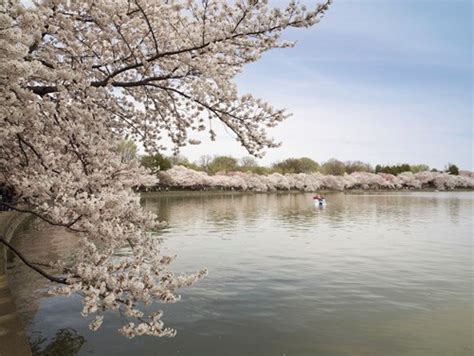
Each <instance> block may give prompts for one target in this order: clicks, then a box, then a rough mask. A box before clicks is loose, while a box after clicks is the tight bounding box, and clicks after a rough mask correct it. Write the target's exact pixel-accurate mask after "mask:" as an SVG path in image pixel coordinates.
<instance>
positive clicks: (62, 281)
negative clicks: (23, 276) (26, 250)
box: [0, 235, 69, 284]
mask: <svg viewBox="0 0 474 356" xmlns="http://www.w3.org/2000/svg"><path fill="white" fill-rule="evenodd" d="M0 243H2V244H3V245H5V246H6V247H7V248H8V249H9V250H10V251H11V252H13V253H14V254H15V255H17V256H18V258H19V259H20V260H21V261H22V262H23V263H24V264H25V265H27V266H28V267H29V268H31V269H32V270H34V271H36V272H38V273H39V274H40V275H42V276H43V277H44V278H46V279H49V280H50V281H51V282H55V283H60V284H69V283H68V282H67V280H66V278H64V277H56V276H53V275H51V274H49V273H48V272H46V271H45V270H43V269H41V268H39V267H37V266H35V265H36V264H35V263H33V262H30V261H28V259H27V258H26V257H25V256H24V255H23V254H22V253H21V252H20V251H18V250H17V249H16V248H15V247H13V245H12V244H11V243H9V242H8V241H7V240H6V239H5V237H4V236H2V235H0Z"/></svg>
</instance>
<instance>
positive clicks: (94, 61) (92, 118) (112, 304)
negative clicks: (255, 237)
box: [0, 0, 330, 337]
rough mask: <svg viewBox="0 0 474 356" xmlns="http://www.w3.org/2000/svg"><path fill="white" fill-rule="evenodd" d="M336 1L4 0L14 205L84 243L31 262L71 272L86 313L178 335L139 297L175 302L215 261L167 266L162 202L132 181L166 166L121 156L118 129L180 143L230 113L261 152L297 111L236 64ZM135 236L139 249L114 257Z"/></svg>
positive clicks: (141, 330)
mask: <svg viewBox="0 0 474 356" xmlns="http://www.w3.org/2000/svg"><path fill="white" fill-rule="evenodd" d="M329 3H330V0H327V1H326V2H324V3H323V4H320V5H315V6H314V7H313V8H312V9H307V8H306V7H305V6H303V5H297V4H296V2H294V1H291V2H290V3H289V4H288V5H287V6H286V7H285V8H272V7H270V6H269V5H268V4H267V1H266V0H264V1H254V0H248V1H247V0H237V1H230V2H225V1H223V0H203V1H192V0H167V1H163V0H156V1H151V0H116V1H106V0H98V1H92V0H88V1H66V0H44V1H42V0H38V1H35V2H34V3H33V4H32V5H31V4H29V3H27V5H25V2H22V1H19V0H10V1H3V2H2V3H1V5H0V58H1V61H0V74H1V75H0V83H1V85H0V93H1V102H0V117H1V127H0V172H1V173H0V182H1V183H3V184H6V185H8V186H9V187H10V188H11V189H13V190H14V192H15V195H16V197H17V201H18V204H17V205H15V206H10V208H13V209H16V210H18V211H19V212H27V213H31V214H33V215H35V216H37V217H38V218H39V219H42V220H44V221H45V222H47V223H49V224H52V225H58V226H62V227H64V228H66V229H69V230H72V231H74V232H76V233H77V236H78V239H80V240H81V248H80V249H78V250H77V251H76V252H75V256H74V260H73V261H74V262H72V263H65V262H64V261H63V262H61V261H60V262H58V263H57V264H56V267H58V268H59V269H60V274H59V275H58V276H53V275H52V274H50V273H48V272H46V271H44V270H40V269H39V268H37V267H34V266H33V265H31V264H30V266H31V267H33V268H35V269H36V270H37V271H38V272H40V273H42V274H43V276H45V277H47V278H49V279H50V280H52V281H54V282H56V283H58V284H60V285H61V286H60V287H58V288H56V289H55V292H56V293H59V294H65V295H69V294H71V293H76V294H79V295H81V296H82V297H83V304H84V307H83V310H82V314H83V315H84V316H85V315H88V314H95V315H96V319H95V320H94V321H93V322H92V323H91V324H90V327H91V329H94V330H95V329H97V328H98V327H100V325H101V323H102V319H103V315H104V312H106V311H108V310H120V311H121V312H122V313H123V315H126V316H127V317H128V318H129V320H128V322H126V323H125V324H124V325H123V326H122V327H121V329H120V332H121V333H123V334H124V335H126V336H128V337H134V336H136V335H143V334H148V335H156V336H173V335H174V334H175V330H173V329H170V328H166V327H165V326H164V325H163V323H162V321H161V312H156V313H152V314H150V315H146V314H145V313H144V312H143V309H142V308H141V307H140V306H141V305H143V304H149V303H152V302H156V301H161V302H166V303H172V302H175V301H177V300H179V294H178V293H177V291H178V290H179V288H181V287H184V286H189V285H191V284H193V283H194V282H195V281H196V280H198V279H199V278H201V277H202V276H204V275H205V274H206V271H205V270H202V271H198V272H196V273H194V274H191V275H175V274H173V273H171V272H170V270H169V268H168V265H169V263H170V262H171V260H172V259H173V257H171V256H165V255H163V254H162V252H161V251H160V245H159V243H158V241H157V239H156V238H155V237H154V235H153V233H152V231H153V229H155V228H157V227H159V223H158V222H157V221H156V216H155V215H154V214H152V213H150V212H147V211H145V210H144V209H143V208H141V207H140V204H139V197H138V195H137V194H135V193H134V192H133V189H132V188H133V187H135V186H139V185H141V186H148V185H153V184H155V183H156V178H155V177H153V176H152V175H151V174H150V173H149V172H148V171H147V170H145V169H144V168H141V167H140V165H139V164H138V162H137V160H136V159H130V160H122V159H121V157H120V153H119V152H118V150H117V147H118V145H119V143H120V142H121V140H123V139H124V138H127V139H132V140H134V141H135V142H141V144H142V145H143V146H144V147H145V149H146V150H147V151H148V152H149V153H150V154H153V153H154V152H156V150H159V149H163V148H164V147H163V145H164V144H163V142H165V141H164V140H163V139H164V137H168V138H169V139H170V140H171V142H172V143H173V145H174V148H175V149H179V147H182V146H184V145H186V144H197V143H199V142H198V141H197V140H196V138H194V137H193V136H192V135H193V133H194V132H200V131H208V133H209V135H210V137H211V138H212V139H214V138H215V136H216V134H215V132H214V131H213V125H215V124H213V123H214V122H221V123H223V124H224V125H225V126H226V127H227V128H228V129H229V130H230V131H232V132H233V133H234V134H235V136H236V138H237V140H238V141H240V143H241V144H242V145H243V146H244V147H245V148H246V149H247V150H248V151H249V152H250V153H251V154H253V155H257V156H258V155H261V154H262V152H263V151H264V150H265V149H266V148H270V147H275V146H277V143H275V142H274V141H273V140H272V139H271V138H270V137H268V136H267V134H266V128H268V127H273V126H275V125H276V124H278V123H279V122H280V121H282V120H283V119H285V118H286V117H287V116H288V115H287V113H286V112H285V111H284V110H280V109H275V108H273V107H272V106H271V105H270V104H268V103H266V102H264V101H262V100H260V99H257V98H254V97H253V96H252V95H250V94H246V95H239V94H238V92H237V88H236V86H235V84H234V82H233V78H234V77H235V75H236V74H237V73H239V72H240V71H241V70H242V68H243V66H244V65H245V64H247V63H250V62H254V61H256V60H258V59H259V58H260V56H261V55H262V54H263V53H264V52H266V51H268V50H271V49H273V48H285V47H291V46H292V45H293V44H292V43H289V42H284V41H280V36H281V34H282V31H283V30H285V29H286V28H289V27H309V26H312V25H314V24H316V23H317V22H318V21H319V19H320V18H321V16H322V15H323V14H324V12H325V11H326V10H327V8H328V5H329ZM184 173H186V174H188V173H189V172H184V171H182V172H181V174H182V176H183V174H184ZM187 179H197V180H199V181H202V179H206V177H205V176H203V175H199V174H192V175H188V176H186V175H184V176H183V178H182V180H183V181H184V182H186V181H187ZM180 184H184V183H180ZM0 241H1V242H2V243H3V244H5V245H7V246H9V247H10V248H12V249H13V251H14V252H15V253H17V254H18V255H19V256H22V255H21V252H20V251H16V250H14V248H13V246H11V245H9V244H8V243H7V241H5V240H4V239H3V238H1V240H0ZM125 245H126V246H128V248H129V249H130V256H129V257H127V258H116V257H114V253H115V251H117V249H119V248H122V247H123V246H125ZM22 259H24V261H25V262H27V259H26V258H25V257H24V256H22Z"/></svg>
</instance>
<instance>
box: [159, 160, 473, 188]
mask: <svg viewBox="0 0 474 356" xmlns="http://www.w3.org/2000/svg"><path fill="white" fill-rule="evenodd" d="M159 178H160V185H161V186H165V187H170V188H185V189H215V188H217V189H227V190H241V191H255V192H272V191H277V190H299V191H308V192H313V191H317V190H324V189H327V190H346V189H362V190H368V189H426V188H431V189H437V190H452V189H472V188H474V177H472V176H468V175H459V176H455V175H450V174H448V173H444V172H429V171H426V172H419V173H412V172H404V173H401V174H399V175H396V176H395V175H392V174H387V173H378V174H374V173H369V172H354V173H351V174H344V175H341V176H335V175H322V174H321V173H298V174H279V173H273V174H270V175H258V174H253V173H245V172H229V173H220V174H216V175H208V174H207V173H206V172H202V171H195V170H192V169H189V168H186V167H183V166H174V167H173V168H171V169H169V170H167V171H163V172H160V174H159Z"/></svg>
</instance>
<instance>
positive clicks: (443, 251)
mask: <svg viewBox="0 0 474 356" xmlns="http://www.w3.org/2000/svg"><path fill="white" fill-rule="evenodd" d="M327 200H328V205H327V207H326V208H325V209H319V208H314V207H313V203H312V199H311V195H310V194H258V195H229V194H226V195H224V194H222V195H219V194H193V195H191V196H189V195H183V194H177V195H170V194H168V195H163V194H161V195H158V194H155V195H153V194H150V195H144V196H143V205H144V206H145V207H146V208H147V209H150V210H152V211H155V212H157V213H158V215H159V217H160V218H161V219H163V220H167V221H168V222H169V226H168V227H167V228H166V229H165V230H164V231H163V232H161V237H162V238H164V242H163V244H164V248H165V249H166V250H167V252H170V253H178V255H179V257H178V259H177V260H176V261H175V262H174V264H173V268H174V270H175V271H185V272H193V271H196V270H198V269H199V268H201V267H203V266H205V267H208V268H209V271H210V273H209V276H208V277H207V278H206V279H204V280H203V281H201V282H200V283H199V284H197V285H196V286H194V287H192V288H189V289H185V290H183V291H182V302H180V303H177V304H174V305H165V306H162V305H159V306H157V307H156V308H161V309H163V310H164V311H165V316H164V320H165V322H167V323H168V325H169V326H172V327H175V328H177V329H178V335H177V336H176V337H175V338H174V339H158V338H153V337H138V338H135V339H133V340H128V339H125V338H124V337H122V336H120V335H119V334H118V333H117V331H116V330H117V328H118V327H119V323H120V322H121V320H120V317H119V316H117V315H115V314H110V315H107V316H106V319H105V321H104V324H103V326H102V328H101V329H99V331H98V332H96V333H93V332H90V331H89V330H88V328H87V324H88V321H89V320H90V319H84V318H81V317H80V315H79V313H80V310H81V303H80V299H79V298H77V297H71V298H63V297H47V296H46V295H45V288H46V287H47V284H45V283H44V281H43V280H41V279H40V277H38V276H36V275H35V274H33V273H32V272H30V271H28V270H27V269H25V268H24V267H23V266H21V265H20V263H19V262H18V261H16V260H15V259H13V260H12V261H11V263H10V266H11V268H10V278H11V279H12V283H13V288H14V293H15V294H16V296H17V298H18V301H19V309H20V311H21V313H22V315H23V317H24V320H25V322H26V324H27V330H28V333H29V335H30V336H31V340H32V342H33V344H34V349H35V352H36V353H37V354H39V355H55V354H57V353H54V352H53V353H51V350H65V351H64V354H65V355H76V354H78V355H133V354H136V355H159V356H166V355H192V356H195V355H206V356H208V355H231V356H233V355H287V356H290V355H308V356H310V355H472V353H473V342H472V336H473V299H472V292H473V265H472V262H473V260H472V244H473V241H472V228H473V226H472V218H473V206H474V194H473V193H472V192H456V193H387V194H331V195H328V197H327ZM52 237H53V239H51V238H52ZM72 241H74V237H73V236H72V235H68V234H66V233H65V232H64V231H62V230H59V229H53V228H51V227H47V228H45V229H41V230H39V231H37V229H34V228H30V229H28V230H26V231H24V232H23V233H22V234H21V235H20V236H19V237H18V238H17V239H16V241H15V243H16V245H17V246H18V247H21V248H23V250H26V252H27V253H28V252H30V253H34V254H35V255H38V254H39V255H41V257H44V258H57V257H58V256H60V255H63V256H64V255H67V253H68V252H69V251H70V250H71V249H72V248H73V246H74V243H73V242H72ZM33 297H34V298H33ZM33 299H35V300H33ZM56 352H57V351H56Z"/></svg>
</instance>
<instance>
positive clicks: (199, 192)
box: [140, 188, 474, 196]
mask: <svg viewBox="0 0 474 356" xmlns="http://www.w3.org/2000/svg"><path fill="white" fill-rule="evenodd" d="M473 191H474V189H473V188H463V189H452V190H438V189H434V188H421V189H407V188H400V189H347V190H329V189H321V190H317V191H304V190H276V191H267V192H258V191H250V190H229V189H205V190H204V189H189V188H188V189H161V190H149V191H145V190H140V193H141V194H146V195H147V196H150V195H167V196H173V195H178V196H190V195H191V196H197V195H203V194H206V195H252V194H302V193H309V194H311V193H318V194H336V193H341V194H367V193H370V194H377V193H380V194H385V193H411V192H433V193H435V192H436V193H450V192H473Z"/></svg>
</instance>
